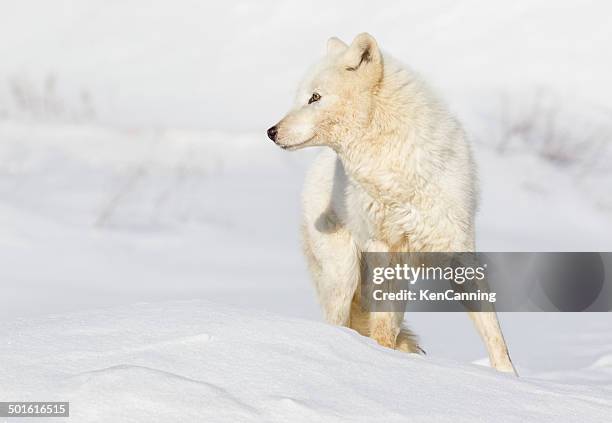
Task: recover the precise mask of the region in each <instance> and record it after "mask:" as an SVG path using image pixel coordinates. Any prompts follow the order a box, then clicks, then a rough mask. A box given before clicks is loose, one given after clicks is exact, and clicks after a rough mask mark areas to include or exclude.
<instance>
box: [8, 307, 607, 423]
mask: <svg viewBox="0 0 612 423" xmlns="http://www.w3.org/2000/svg"><path fill="white" fill-rule="evenodd" d="M0 339H2V340H3V342H2V343H1V344H0V368H1V369H2V371H1V372H0V397H1V398H6V399H11V400H32V399H37V400H43V399H44V400H45V401H51V400H56V401H60V400H61V401H70V413H71V417H70V421H78V422H90V421H91V422H99V421H121V422H125V421H148V422H163V421H177V422H179V421H181V422H182V421H185V422H193V421H201V422H209V421H214V422H231V423H235V422H251V421H253V422H261V421H268V422H288V421H290V422H313V421H317V422H338V421H363V422H371V421H385V422H395V421H397V422H405V421H410V422H432V421H435V422H473V421H485V422H490V421H496V420H497V421H503V422H521V423H524V422H538V423H545V422H555V423H558V422H608V421H609V419H610V415H612V395H611V394H612V390H611V389H610V385H607V386H590V387H587V386H581V385H563V384H559V383H554V382H549V381H543V380H538V379H535V378H518V379H517V378H515V377H513V376H509V375H504V374H500V373H497V372H495V371H494V370H491V369H488V368H483V367H480V366H476V365H468V364H459V363H456V362H452V361H446V360H440V359H431V358H428V357H423V356H417V355H411V354H404V353H400V352H397V351H392V350H388V349H384V348H382V347H380V346H378V345H377V344H376V343H374V342H373V341H372V340H370V339H368V338H364V337H362V336H360V335H358V334H356V333H355V332H353V331H351V330H349V329H344V328H338V327H332V326H329V325H326V324H322V323H316V322H311V321H306V320H298V319H288V318H283V317H280V316H277V315H273V314H267V313H262V312H253V311H244V310H240V311H239V310H236V309H228V308H223V307H219V306H215V305H213V304H211V303H208V302H200V301H185V302H172V303H157V304H138V305H134V306H129V307H119V308H112V309H103V310H96V311H88V312H82V313H72V314H65V315H52V316H48V317H47V318H41V319H36V320H30V321H25V320H22V321H16V322H12V323H4V324H1V325H0Z"/></svg>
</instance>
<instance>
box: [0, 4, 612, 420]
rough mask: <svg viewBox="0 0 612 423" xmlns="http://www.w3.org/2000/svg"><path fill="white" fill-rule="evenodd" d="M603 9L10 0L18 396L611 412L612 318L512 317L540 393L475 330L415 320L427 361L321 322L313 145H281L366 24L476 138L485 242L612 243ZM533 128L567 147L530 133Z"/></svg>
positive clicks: (2, 45)
mask: <svg viewBox="0 0 612 423" xmlns="http://www.w3.org/2000/svg"><path fill="white" fill-rule="evenodd" d="M587 3H588V4H587ZM587 3H585V2H572V1H560V2H556V3H555V7H554V8H553V7H551V6H550V4H549V3H548V2H545V1H523V0H521V1H516V2H513V3H512V4H504V5H503V7H500V5H499V4H494V3H491V2H483V1H464V2H461V4H458V3H456V2H451V1H442V0H440V1H435V2H426V3H421V4H413V3H410V4H408V3H405V4H404V3H397V2H378V3H377V6H376V9H375V10H371V7H372V3H371V2H366V1H355V2H337V3H334V4H329V3H328V2H325V3H323V2H318V3H317V2H297V1H287V2H285V1H283V2H279V1H272V0H270V1H262V2H258V3H257V6H255V5H254V4H253V3H249V2H240V1H236V2H225V3H221V2H219V3H216V4H215V3H213V2H199V1H180V2H173V3H172V5H169V3H168V2H162V1H152V2H149V3H148V4H147V7H142V5H141V4H138V3H137V2H119V1H115V2H111V1H105V2H102V1H101V0H87V1H64V2H61V4H60V3H59V2H53V3H51V2H48V3H44V2H35V1H32V0H22V1H13V2H4V3H3V4H2V6H0V54H1V55H2V57H3V59H4V60H2V61H1V62H0V288H2V293H1V294H0V333H1V334H0V339H2V341H0V399H1V400H3V401H4V400H11V399H23V400H53V399H56V400H69V401H71V412H72V417H71V421H104V420H108V421H181V420H182V421H231V422H235V421H296V422H297V421H349V420H350V421H372V420H375V419H376V420H380V419H382V418H383V417H384V421H406V420H407V419H409V420H410V421H428V422H429V421H441V422H443V421H453V422H455V421H468V420H469V421H479V420H480V421H492V420H493V419H497V420H501V421H504V422H506V421H519V420H520V421H521V422H531V421H533V422H546V421H555V422H567V421H570V422H571V421H580V422H599V421H601V422H607V421H610V416H612V407H611V405H612V404H610V402H611V399H612V395H611V394H612V392H611V390H612V335H611V334H612V331H611V330H610V329H611V328H612V315H610V314H609V313H605V314H604V313H598V314H590V313H584V314H570V313H567V314H561V313H556V314H545V313H539V314H522V313H505V314H502V315H501V316H500V318H501V322H502V326H503V329H504V333H505V336H506V339H507V341H508V344H509V348H510V352H511V355H512V357H513V359H514V362H515V364H516V365H517V367H518V369H519V373H520V374H521V378H520V379H514V378H512V377H508V376H505V375H500V374H497V373H495V372H493V371H491V370H490V369H488V368H486V363H487V361H486V359H483V357H485V351H484V349H483V347H482V343H481V341H480V340H479V339H478V336H477V334H476V333H475V331H474V330H473V328H472V327H471V323H470V321H469V319H468V318H467V317H466V316H464V315H463V314H454V313H447V314H432V313H412V314H410V313H409V314H407V318H406V322H407V324H408V325H409V326H410V327H411V328H414V329H415V331H416V333H417V334H418V335H419V336H420V337H421V344H422V346H423V347H424V349H425V350H426V351H427V353H428V355H427V356H425V357H419V356H412V355H405V354H401V353H398V352H394V351H389V350H384V349H381V348H379V347H378V346H377V345H375V344H374V343H373V342H372V341H370V340H368V339H364V338H362V337H359V336H357V335H356V334H354V333H352V332H351V331H349V330H347V329H342V328H334V327H330V326H327V325H325V324H323V323H322V322H321V315H320V312H319V309H318V306H317V304H316V301H315V297H314V292H313V288H312V287H311V286H310V282H309V278H308V275H307V272H306V268H305V263H304V260H303V258H302V256H301V253H300V245H299V242H300V241H299V233H298V226H299V213H300V209H299V208H300V205H299V203H300V188H301V184H302V181H303V177H304V172H305V171H306V169H307V167H308V165H309V163H310V161H311V160H312V157H313V156H314V154H316V151H300V152H297V153H293V154H288V153H287V152H284V151H280V150H279V149H277V148H275V147H274V146H273V145H272V144H271V143H270V142H269V140H267V139H266V137H265V129H266V128H267V127H268V126H270V125H272V124H273V123H274V122H276V121H277V120H278V119H279V118H280V117H281V116H282V114H283V113H284V112H285V111H286V110H287V108H288V107H289V104H290V101H291V98H292V93H293V90H294V88H295V85H296V83H297V81H298V80H299V78H300V76H301V75H302V74H303V72H304V71H305V69H306V68H307V67H308V66H309V65H310V64H311V63H312V61H313V60H314V59H315V58H316V57H317V55H319V54H320V53H321V51H322V49H323V45H324V43H325V40H326V39H327V37H329V36H332V35H338V36H340V37H341V38H343V39H345V40H346V41H349V40H350V39H351V38H352V36H354V35H355V34H356V33H358V32H361V31H363V30H367V31H369V32H371V33H373V34H374V35H375V36H376V37H377V39H378V40H379V42H380V44H381V46H383V48H384V49H386V50H387V51H389V52H390V53H392V54H393V55H394V56H396V57H398V58H400V59H401V60H403V61H405V62H407V63H409V64H410V65H411V66H413V67H414V68H416V69H417V70H419V71H421V72H422V73H423V74H424V75H425V76H426V78H427V79H428V80H430V81H431V82H432V83H433V84H434V85H435V87H436V88H437V89H438V90H439V91H440V92H441V93H442V94H443V96H444V97H445V98H446V99H447V100H448V102H449V104H450V106H451V108H452V109H453V110H454V111H455V112H456V113H457V114H458V115H459V117H460V119H461V120H462V121H463V122H464V123H465V126H466V128H467V129H468V132H469V134H470V135H471V137H472V138H473V141H474V152H475V155H476V159H477V162H478V166H479V174H480V181H481V207H480V211H479V215H478V219H477V245H478V248H479V249H480V250H481V251H610V248H611V246H612V199H611V197H610V195H609V193H610V187H612V172H611V171H610V166H609V163H610V159H612V148H611V146H610V142H609V140H610V137H609V134H610V133H612V122H611V120H610V116H612V115H611V114H610V110H612V103H611V101H610V99H609V93H608V92H607V91H606V89H604V88H605V87H607V86H608V85H609V75H610V74H611V73H612V60H610V57H609V55H605V54H602V53H601V52H604V51H607V50H608V48H609V46H608V44H609V40H610V28H612V25H611V24H610V16H612V14H611V13H610V11H611V10H610V5H609V4H607V3H604V2H587ZM33 11H36V13H34V12H33ZM24 28H27V31H24ZM539 92H544V93H545V95H544V100H546V101H550V103H551V105H549V106H546V107H549V108H546V107H544V108H543V109H541V110H538V109H536V108H534V106H533V105H534V103H537V102H538V101H539V97H538V95H539V94H537V93H539ZM531 115H533V121H534V122H539V121H541V122H544V124H543V126H544V127H546V123H547V122H551V121H552V122H553V123H554V125H556V126H555V129H556V130H557V133H556V135H557V136H558V137H559V139H558V140H556V141H558V143H557V144H554V145H553V147H555V148H556V147H558V146H560V147H562V148H561V150H560V151H558V150H554V149H553V151H547V150H543V148H548V147H547V146H546V144H541V143H538V144H537V145H536V144H534V143H533V141H534V139H535V140H536V141H537V140H538V139H539V138H540V137H541V136H542V135H546V133H545V130H546V128H544V129H542V128H538V127H537V125H536V128H535V129H533V131H534V132H532V133H521V132H518V133H515V132H512V131H514V130H515V129H516V128H515V126H516V122H519V123H522V122H523V121H521V119H525V116H526V118H527V119H529V118H531ZM551 116H552V117H551ZM555 116H556V117H557V118H556V120H554V119H553V118H554V117H555ZM549 119H552V120H549ZM513 120H516V122H514V121H513ZM513 125H514V126H513ZM538 131H540V132H538ZM542 131H544V133H543V132H542ZM591 138H593V139H591ZM585 140H586V141H588V143H586V144H585ZM502 147H503V148H502ZM551 153H555V154H557V153H561V159H562V160H557V161H555V160H551V159H550V157H547V154H548V155H549V156H550V155H551ZM568 158H569V160H566V159H568ZM483 365H484V366H483ZM177 410H180V411H177ZM0 421H1V419H0Z"/></svg>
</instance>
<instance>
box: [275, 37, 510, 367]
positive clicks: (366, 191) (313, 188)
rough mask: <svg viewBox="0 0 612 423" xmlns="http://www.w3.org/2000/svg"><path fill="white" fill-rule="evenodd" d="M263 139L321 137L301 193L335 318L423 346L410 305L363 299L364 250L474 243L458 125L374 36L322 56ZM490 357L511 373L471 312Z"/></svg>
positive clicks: (495, 333)
mask: <svg viewBox="0 0 612 423" xmlns="http://www.w3.org/2000/svg"><path fill="white" fill-rule="evenodd" d="M268 136H269V137H270V138H271V139H272V141H274V142H275V143H276V144H277V145H278V146H280V147H281V148H283V149H285V150H297V149H301V148H305V147H313V146H325V147H329V148H328V149H325V150H324V151H323V152H322V153H321V154H320V155H319V156H318V158H317V159H316V161H315V163H314V164H313V165H312V168H311V169H310V172H309V174H308V176H307V179H306V183H305V187H304V192H303V221H302V235H303V241H304V252H305V255H306V258H307V260H308V265H309V269H310V272H311V274H312V278H313V279H314V284H315V286H316V290H317V294H318V298H319V302H320V304H321V306H322V308H323V311H324V314H325V317H326V319H327V321H328V322H330V323H332V324H336V325H343V326H348V327H351V328H353V329H355V330H357V331H358V332H359V333H361V334H363V335H365V336H370V337H371V338H373V339H375V340H376V341H377V342H378V343H379V344H380V345H383V346H386V347H389V348H395V349H399V350H403V351H408V352H417V353H418V352H421V351H422V350H421V348H420V347H419V345H418V343H417V341H416V337H415V336H414V335H413V334H412V333H411V332H410V331H409V330H408V329H406V328H403V327H402V320H403V313H367V312H363V311H362V310H361V308H360V307H359V295H360V293H359V282H360V274H361V271H360V266H361V253H362V252H366V251H377V252H435V251H438V252H452V251H457V252H463V251H474V214H475V209H476V197H477V190H476V177H475V166H474V163H473V160H472V156H471V153H470V148H469V145H468V143H467V141H466V137H465V134H464V131H463V129H462V127H461V125H460V124H459V123H458V122H457V120H456V119H455V118H454V117H453V116H452V115H451V114H450V113H449V112H448V111H447V109H446V108H445V106H444V105H443V103H442V102H441V101H440V100H438V99H437V98H436V96H435V95H434V94H433V93H432V91H431V90H430V89H429V88H428V87H427V85H426V84H425V83H424V82H423V81H422V80H421V79H420V78H419V77H418V76H417V75H416V74H415V73H413V72H412V71H411V70H410V69H408V68H406V67H403V66H401V65H400V64H398V63H397V62H396V61H394V60H393V59H392V58H391V57H389V56H387V55H386V54H385V55H383V54H382V53H381V51H380V49H379V47H378V44H377V43H376V40H375V39H374V38H373V37H372V36H371V35H369V34H365V33H364V34H360V35H358V36H357V37H356V38H355V39H354V40H353V42H352V43H351V45H350V46H349V45H347V44H345V43H344V42H342V41H341V40H339V39H338V38H331V39H330V40H329V41H328V42H327V54H326V55H325V57H323V58H322V60H321V61H320V62H319V63H318V64H317V65H316V66H315V67H314V68H313V70H312V72H311V73H310V75H309V76H308V77H307V78H306V79H305V81H304V82H303V83H302V84H301V86H300V87H299V90H298V93H297V98H296V103H295V106H294V107H293V109H292V110H291V111H290V112H289V113H288V114H287V115H286V116H285V117H284V118H283V119H282V120H281V121H280V122H279V123H278V124H276V125H275V126H273V127H271V128H270V129H269V130H268ZM470 317H471V318H472V320H473V322H474V324H475V326H476V328H477V330H478V332H479V333H480V336H481V337H482V339H483V341H484V343H485V345H486V348H487V351H488V354H489V359H490V361H491V365H492V366H493V367H495V368H496V369H498V370H500V371H504V372H514V367H513V365H512V362H511V360H510V357H509V355H508V349H507V347H506V343H505V341H504V338H503V335H502V332H501V329H500V326H499V323H498V320H497V316H496V314H495V313H494V312H481V313H470Z"/></svg>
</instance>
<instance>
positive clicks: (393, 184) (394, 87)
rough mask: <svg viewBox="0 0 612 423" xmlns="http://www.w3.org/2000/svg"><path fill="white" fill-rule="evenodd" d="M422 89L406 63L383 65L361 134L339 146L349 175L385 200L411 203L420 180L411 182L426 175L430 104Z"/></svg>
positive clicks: (367, 190)
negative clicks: (357, 138)
mask: <svg viewBox="0 0 612 423" xmlns="http://www.w3.org/2000/svg"><path fill="white" fill-rule="evenodd" d="M426 90H427V88H426V87H425V86H424V84H423V83H422V82H421V81H420V79H419V78H418V77H417V76H416V75H414V74H413V73H412V72H411V71H409V70H408V69H404V68H401V67H398V66H393V67H392V68H390V69H386V70H385V75H384V77H383V78H382V80H381V82H380V84H379V86H378V87H377V91H376V94H375V96H374V105H373V111H372V114H371V118H370V121H369V124H368V128H367V130H366V131H365V135H364V136H363V138H362V139H359V140H351V141H350V142H348V143H346V144H345V146H343V147H342V148H340V149H339V150H338V151H337V153H338V156H339V157H340V159H341V160H342V162H343V165H344V168H345V171H346V172H347V175H348V176H349V177H350V178H351V179H352V180H353V181H354V182H356V183H358V184H359V185H360V186H361V187H362V188H363V189H364V190H365V191H366V192H367V193H368V194H369V195H370V196H371V197H372V198H373V199H375V200H377V201H380V202H381V203H383V204H387V205H393V206H398V200H399V201H400V202H401V203H402V204H405V203H409V202H410V199H411V197H412V195H413V194H414V190H415V189H416V187H417V186H418V185H415V184H413V182H414V181H415V180H416V181H423V178H427V177H428V175H426V174H423V173H424V172H426V169H427V168H428V166H423V160H428V156H429V155H428V154H427V151H428V149H429V148H430V146H428V145H427V143H425V142H424V141H426V140H427V138H428V137H427V136H426V134H424V131H428V130H429V128H428V127H427V126H428V125H425V122H424V121H423V118H422V116H423V115H424V114H425V113H427V114H429V116H431V112H432V110H431V103H430V102H431V99H430V98H429V97H430V94H429V93H428V92H426ZM430 123H431V122H427V124H430ZM424 135H425V136H424ZM417 158H418V161H417Z"/></svg>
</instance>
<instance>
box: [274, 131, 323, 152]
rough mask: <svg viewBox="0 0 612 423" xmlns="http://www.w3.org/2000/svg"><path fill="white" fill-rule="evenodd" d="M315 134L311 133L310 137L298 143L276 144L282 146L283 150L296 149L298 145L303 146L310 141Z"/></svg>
mask: <svg viewBox="0 0 612 423" xmlns="http://www.w3.org/2000/svg"><path fill="white" fill-rule="evenodd" d="M315 136H316V135H313V136H312V137H310V138H308V139H307V140H306V141H304V142H301V143H299V144H294V145H280V144H278V146H279V147H280V148H282V149H283V150H287V151H293V150H295V149H297V148H298V147H301V146H303V145H305V144H307V143H309V142H310V141H312V140H313V139H314V137H315Z"/></svg>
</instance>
